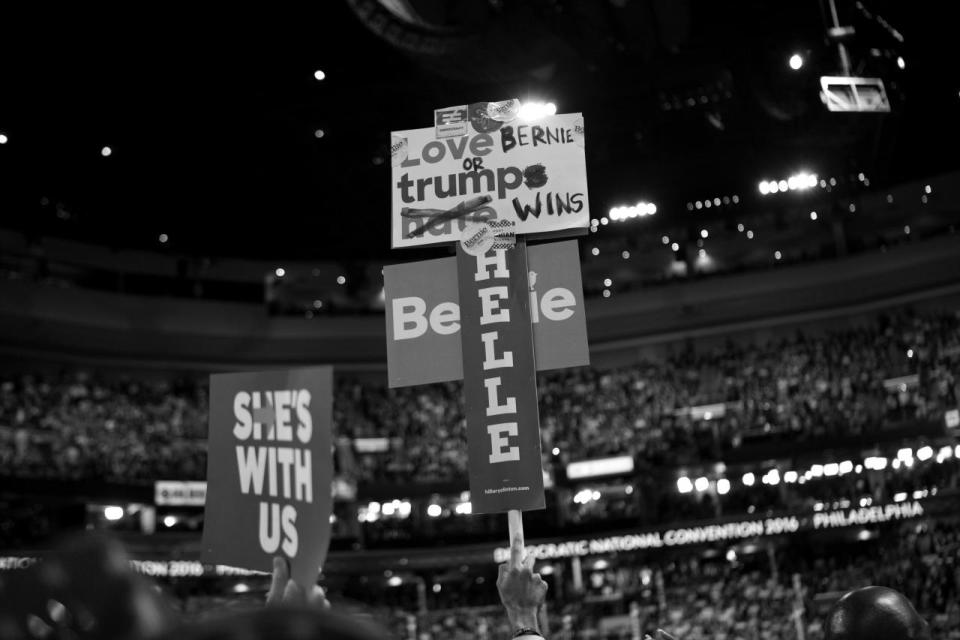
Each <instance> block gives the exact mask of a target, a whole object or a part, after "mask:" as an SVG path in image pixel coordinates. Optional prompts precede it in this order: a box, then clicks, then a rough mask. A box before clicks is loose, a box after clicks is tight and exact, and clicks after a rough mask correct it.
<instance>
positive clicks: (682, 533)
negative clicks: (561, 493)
mask: <svg viewBox="0 0 960 640" xmlns="http://www.w3.org/2000/svg"><path fill="white" fill-rule="evenodd" d="M924 514H925V511H924V508H923V505H922V504H921V502H920V501H919V500H914V501H912V502H906V501H904V502H891V503H888V504H884V505H872V506H867V507H852V508H837V509H831V510H829V511H828V510H821V511H814V512H807V513H798V514H782V515H777V516H757V517H752V518H744V519H741V520H726V521H722V522H719V521H712V522H702V523H699V524H690V525H682V526H675V527H663V528H648V529H641V530H638V531H635V532H627V533H621V534H618V535H609V536H603V537H596V538H578V539H566V540H564V539H554V540H542V541H534V542H532V543H531V544H529V545H528V546H527V553H529V554H531V555H533V556H535V557H537V558H538V559H541V560H556V559H559V558H572V557H574V556H589V555H595V554H604V553H617V552H623V551H642V550H644V549H662V548H665V547H681V546H686V545H692V544H704V543H710V542H730V543H736V542H740V541H742V540H748V539H751V538H762V537H767V536H782V535H791V534H796V533H800V532H805V531H823V530H828V529H839V528H845V527H864V526H871V525H879V524H885V523H890V522H899V521H903V520H910V519H912V518H922V517H923V516H924ZM509 557H510V548H509V547H498V548H496V549H494V551H493V561H494V562H496V563H497V564H500V563H503V562H506V559H507V558H509Z"/></svg>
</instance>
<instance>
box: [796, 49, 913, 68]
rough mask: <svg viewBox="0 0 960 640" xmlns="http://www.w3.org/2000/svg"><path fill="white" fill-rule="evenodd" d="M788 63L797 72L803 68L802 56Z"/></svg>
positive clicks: (798, 55)
mask: <svg viewBox="0 0 960 640" xmlns="http://www.w3.org/2000/svg"><path fill="white" fill-rule="evenodd" d="M789 63H790V68H791V69H793V70H794V71H798V70H799V69H800V68H801V67H802V66H803V56H801V55H800V54H799V53H795V54H793V55H792V56H790V60H789ZM902 68H903V67H901V69H902Z"/></svg>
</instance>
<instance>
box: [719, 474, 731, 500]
mask: <svg viewBox="0 0 960 640" xmlns="http://www.w3.org/2000/svg"><path fill="white" fill-rule="evenodd" d="M717 493H719V494H720V495H722V496H725V495H727V494H728V493H730V481H729V480H727V479H726V478H720V479H719V480H717Z"/></svg>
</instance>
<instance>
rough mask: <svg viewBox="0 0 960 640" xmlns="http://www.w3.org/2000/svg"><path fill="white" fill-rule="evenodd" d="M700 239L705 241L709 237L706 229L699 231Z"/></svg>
mask: <svg viewBox="0 0 960 640" xmlns="http://www.w3.org/2000/svg"><path fill="white" fill-rule="evenodd" d="M700 237H701V238H703V239H704V240H706V239H707V238H708V237H710V232H709V231H707V230H706V229H700Z"/></svg>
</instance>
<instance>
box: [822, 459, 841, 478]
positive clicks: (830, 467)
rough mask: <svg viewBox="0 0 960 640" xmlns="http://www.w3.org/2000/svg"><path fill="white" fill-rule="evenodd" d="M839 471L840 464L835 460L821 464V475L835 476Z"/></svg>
mask: <svg viewBox="0 0 960 640" xmlns="http://www.w3.org/2000/svg"><path fill="white" fill-rule="evenodd" d="M838 473H840V465H839V464H837V463H836V462H829V463H827V464H825V465H823V475H825V476H835V475H837V474H838Z"/></svg>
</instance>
